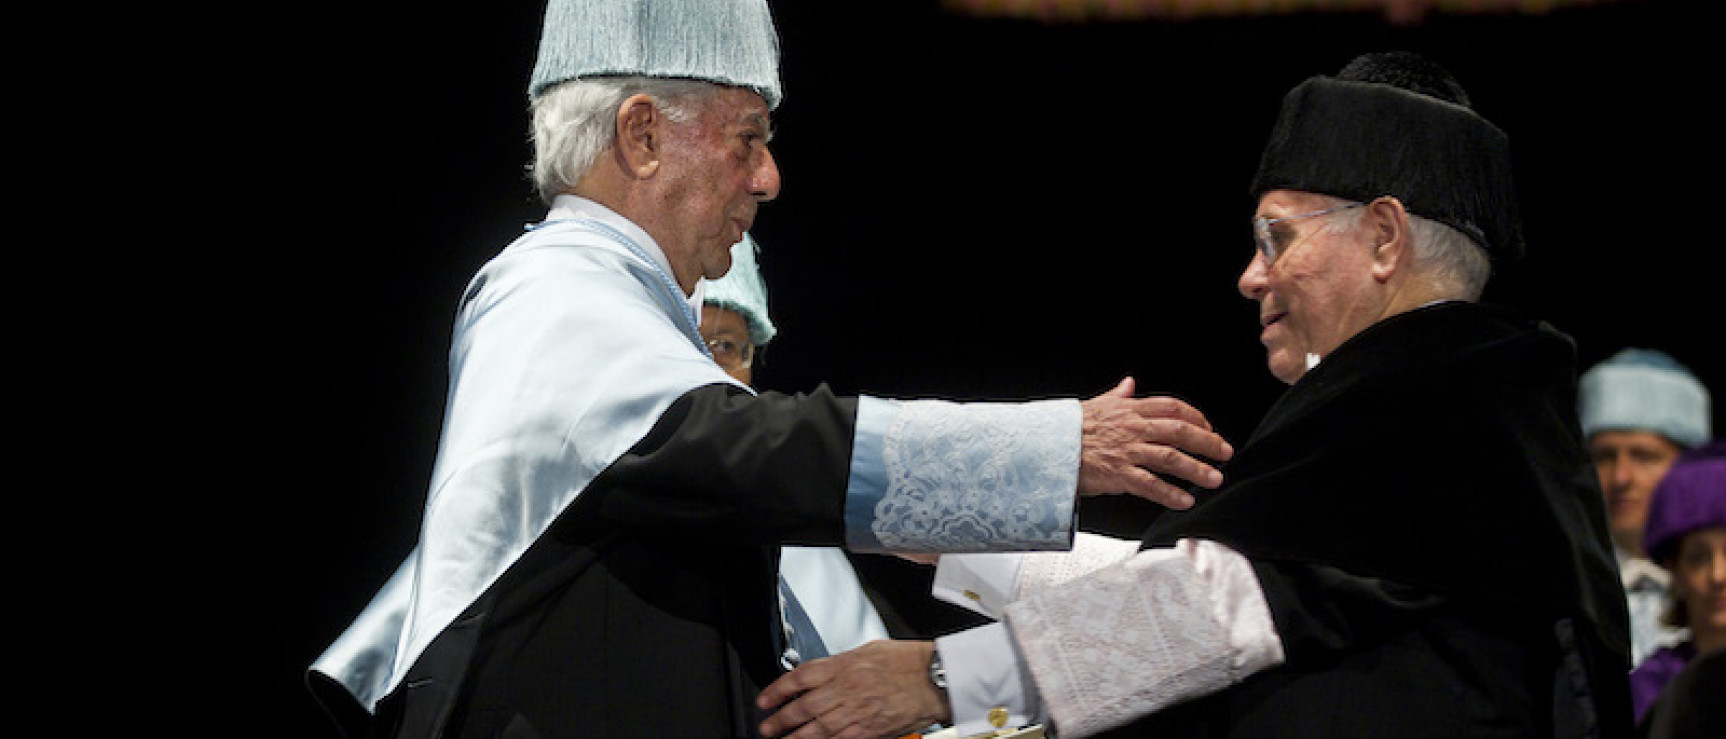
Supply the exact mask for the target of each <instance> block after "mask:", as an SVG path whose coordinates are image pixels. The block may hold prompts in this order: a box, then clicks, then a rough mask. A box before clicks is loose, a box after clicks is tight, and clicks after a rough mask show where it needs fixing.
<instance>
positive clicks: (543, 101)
mask: <svg viewBox="0 0 1726 739" xmlns="http://www.w3.org/2000/svg"><path fill="white" fill-rule="evenodd" d="M720 89H721V88H720V87H719V86H718V85H714V84H712V83H708V82H701V81H697V80H686V79H672V78H664V77H590V78H586V79H579V80H571V81H568V82H563V83H560V84H557V85H555V86H552V87H550V88H547V89H546V90H545V91H544V92H542V93H540V95H539V97H537V98H535V99H534V101H533V106H532V114H533V131H532V133H533V164H532V166H531V167H530V173H531V175H532V177H533V184H534V188H535V189H536V190H538V191H539V197H540V200H543V201H545V202H546V203H547V204H550V203H551V201H552V199H553V198H555V197H557V195H558V193H561V192H564V191H566V190H568V189H570V188H572V187H574V186H575V184H576V183H577V182H580V181H581V178H582V176H583V175H586V174H587V171H588V170H589V169H591V168H592V167H593V163H594V162H595V161H598V159H599V155H600V154H601V153H603V152H604V151H605V150H606V149H607V148H608V147H610V146H611V143H612V140H613V139H614V138H615V137H616V133H617V110H618V108H619V107H621V106H622V105H623V101H625V100H628V99H629V98H630V97H632V96H634V95H638V94H645V95H647V96H648V97H649V98H652V99H653V103H654V106H655V107H656V108H657V109H658V110H659V112H660V113H662V114H664V115H665V117H667V118H669V119H671V120H672V121H674V122H677V123H686V122H688V121H690V120H693V119H694V118H695V115H696V112H697V111H698V110H699V108H700V104H701V103H702V102H704V101H705V100H706V99H707V98H708V97H709V96H711V95H713V94H714V93H717V92H718V91H719V90H720Z"/></svg>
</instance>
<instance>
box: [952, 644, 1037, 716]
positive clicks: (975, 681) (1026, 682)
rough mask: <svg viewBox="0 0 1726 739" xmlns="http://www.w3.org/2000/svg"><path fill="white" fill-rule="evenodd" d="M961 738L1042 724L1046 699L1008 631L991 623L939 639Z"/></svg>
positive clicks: (954, 714)
mask: <svg viewBox="0 0 1726 739" xmlns="http://www.w3.org/2000/svg"><path fill="white" fill-rule="evenodd" d="M935 648H936V649H937V650H939V651H940V653H941V662H942V664H943V665H944V666H945V667H946V670H947V699H948V701H949V703H950V705H951V706H952V708H953V727H954V729H956V733H957V734H958V735H959V736H972V735H974V734H981V733H983V732H988V731H994V730H996V729H1003V728H1017V727H1020V726H1025V725H1027V724H1031V723H1035V722H1038V721H1041V720H1042V716H1041V714H1042V700H1041V699H1040V697H1039V696H1038V694H1037V689H1036V686H1035V684H1033V683H1032V682H1031V679H1030V673H1029V672H1028V671H1026V670H1025V668H1024V663H1023V660H1022V659H1021V658H1020V657H1019V651H1018V648H1017V647H1015V646H1014V645H1013V638H1012V636H1011V634H1010V633H1009V632H1008V630H1007V626H1006V625H1005V624H1001V623H993V624H988V625H985V626H979V627H976V628H973V629H967V630H965V631H960V632H958V633H955V634H950V635H947V636H943V637H940V638H938V639H936V640H935Z"/></svg>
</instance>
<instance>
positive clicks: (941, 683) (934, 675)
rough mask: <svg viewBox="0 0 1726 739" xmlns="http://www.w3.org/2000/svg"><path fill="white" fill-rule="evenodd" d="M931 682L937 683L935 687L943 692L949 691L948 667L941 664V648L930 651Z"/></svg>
mask: <svg viewBox="0 0 1726 739" xmlns="http://www.w3.org/2000/svg"><path fill="white" fill-rule="evenodd" d="M929 682H931V683H934V684H935V689H936V690H939V691H941V692H942V693H943V694H945V693H946V692H947V668H946V667H945V666H943V665H942V664H941V650H940V649H939V648H937V649H935V650H933V651H931V652H929Z"/></svg>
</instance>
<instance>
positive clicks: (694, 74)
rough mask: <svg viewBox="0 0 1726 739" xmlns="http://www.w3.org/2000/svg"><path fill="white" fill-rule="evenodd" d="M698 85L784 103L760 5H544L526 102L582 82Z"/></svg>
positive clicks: (579, 0)
mask: <svg viewBox="0 0 1726 739" xmlns="http://www.w3.org/2000/svg"><path fill="white" fill-rule="evenodd" d="M616 75H639V76H644V77H672V78H679V79H693V80H703V81H707V82H715V83H718V84H722V85H730V86H733V87H747V88H750V89H753V90H755V91H756V92H757V93H760V95H761V97H762V98H765V99H766V100H767V106H768V107H769V108H777V107H779V101H780V99H781V98H782V97H783V95H782V93H781V89H780V82H779V33H778V31H776V30H775V29H774V27H773V15H772V13H771V12H770V11H769V10H768V8H767V2H766V0H549V2H548V3H547V5H546V9H545V25H544V26H543V27H542V30H541V32H540V39H539V56H538V59H537V61H536V62H535V63H534V68H533V79H532V80H531V81H530V82H529V84H528V97H529V99H533V98H538V97H539V95H540V93H542V92H544V91H545V89H546V88H547V87H550V86H552V85H555V84H557V83H559V82H567V81H569V80H573V79H579V78H583V77H598V76H616Z"/></svg>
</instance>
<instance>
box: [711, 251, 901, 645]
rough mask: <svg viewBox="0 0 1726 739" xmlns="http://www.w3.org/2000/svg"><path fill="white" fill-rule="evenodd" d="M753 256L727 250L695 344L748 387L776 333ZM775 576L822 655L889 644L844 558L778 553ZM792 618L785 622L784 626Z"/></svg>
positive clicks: (805, 550)
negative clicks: (726, 267)
mask: <svg viewBox="0 0 1726 739" xmlns="http://www.w3.org/2000/svg"><path fill="white" fill-rule="evenodd" d="M759 248H760V247H759V246H758V245H757V244H756V243H755V239H754V238H752V237H750V236H749V235H748V234H745V235H744V236H743V240H742V241H739V242H737V244H736V245H735V246H733V247H731V271H730V272H727V273H725V276H724V277H721V278H719V279H717V280H712V281H710V282H708V283H707V284H706V285H705V286H704V288H703V290H702V295H703V298H702V300H703V301H704V304H703V305H702V306H701V336H702V338H704V339H706V340H707V348H708V349H711V350H712V351H713V359H714V361H715V362H718V363H719V366H720V368H721V369H724V370H725V372H726V373H727V374H729V375H731V376H732V377H735V378H737V379H738V380H739V381H741V382H743V383H745V384H747V385H750V386H752V387H753V386H754V384H755V365H756V363H757V362H758V361H759V360H760V357H761V355H762V352H763V351H764V350H766V348H767V343H768V342H770V341H772V340H773V337H774V336H776V335H777V334H778V333H779V330H778V329H777V328H776V327H775V326H774V325H773V319H772V317H771V314H770V313H769V312H768V310H767V283H766V281H765V280H763V279H762V277H761V270H760V268H759V267H758V265H757V261H756V260H757V253H758V251H759ZM779 574H780V576H781V577H782V578H783V579H784V581H785V584H786V585H787V586H788V588H789V589H790V591H791V593H793V594H794V595H792V596H791V597H792V598H794V599H795V602H797V603H798V604H800V605H801V607H802V609H803V611H804V613H805V614H807V617H808V618H809V620H810V622H811V623H812V625H813V627H814V629H815V631H816V635H817V636H819V638H820V642H821V643H820V646H819V649H820V650H821V652H826V653H832V652H842V651H846V650H850V649H855V648H857V647H859V646H862V645H864V644H866V643H868V642H870V641H873V640H875V639H886V638H887V637H888V633H887V626H886V624H885V623H884V622H883V621H882V618H881V614H880V612H879V611H878V610H877V609H876V607H875V604H874V603H873V602H872V601H871V600H870V598H869V595H868V593H867V592H866V591H865V590H864V588H863V582H862V580H861V579H860V578H859V577H858V575H857V571H856V569H855V568H853V567H852V566H851V560H850V559H849V558H847V557H846V555H845V551H844V550H842V549H840V548H838V547H807V546H784V547H780V550H779ZM795 618H796V616H795V615H794V614H788V615H787V619H788V620H793V619H795ZM796 636H797V635H795V634H794V635H793V640H795V639H796ZM799 652H800V653H801V656H802V657H803V658H804V659H808V658H810V657H811V656H813V655H814V654H816V652H813V651H811V650H809V649H807V648H803V649H799Z"/></svg>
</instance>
